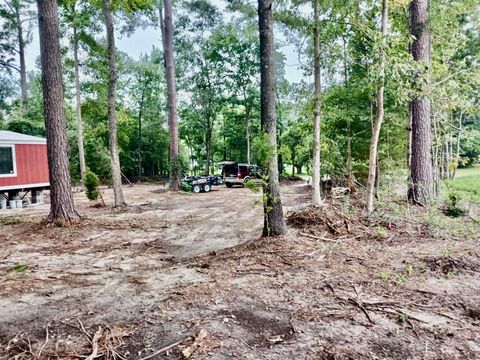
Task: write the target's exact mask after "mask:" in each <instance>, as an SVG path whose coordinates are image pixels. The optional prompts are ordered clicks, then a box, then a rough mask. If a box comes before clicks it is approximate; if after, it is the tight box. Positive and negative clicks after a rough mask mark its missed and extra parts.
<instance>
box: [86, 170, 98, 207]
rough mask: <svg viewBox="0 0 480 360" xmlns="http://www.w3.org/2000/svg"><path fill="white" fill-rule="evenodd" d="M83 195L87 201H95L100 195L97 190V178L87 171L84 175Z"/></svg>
mask: <svg viewBox="0 0 480 360" xmlns="http://www.w3.org/2000/svg"><path fill="white" fill-rule="evenodd" d="M84 185H85V193H86V194H87V198H88V199H89V200H97V199H98V196H99V195H100V190H98V176H97V175H95V174H94V173H93V172H92V171H90V170H88V171H87V173H86V174H85V184H84Z"/></svg>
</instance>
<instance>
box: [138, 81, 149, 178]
mask: <svg viewBox="0 0 480 360" xmlns="http://www.w3.org/2000/svg"><path fill="white" fill-rule="evenodd" d="M147 83H148V81H147ZM145 86H146V84H145ZM144 101H145V88H143V89H142V96H141V98H140V104H139V109H138V134H137V135H138V148H137V153H138V182H140V181H142V115H143V103H144Z"/></svg>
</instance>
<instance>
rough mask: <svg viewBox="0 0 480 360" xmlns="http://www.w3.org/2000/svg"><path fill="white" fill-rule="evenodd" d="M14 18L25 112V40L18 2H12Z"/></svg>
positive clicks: (26, 100) (26, 98)
mask: <svg viewBox="0 0 480 360" xmlns="http://www.w3.org/2000/svg"><path fill="white" fill-rule="evenodd" d="M13 7H14V10H15V18H16V23H17V37H18V57H19V60H20V88H21V93H22V109H23V111H26V110H27V108H28V88H27V66H26V65H25V40H24V39H23V27H22V19H21V16H20V9H21V6H20V1H19V0H18V1H14V2H13Z"/></svg>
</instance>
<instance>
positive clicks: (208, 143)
mask: <svg viewBox="0 0 480 360" xmlns="http://www.w3.org/2000/svg"><path fill="white" fill-rule="evenodd" d="M205 146H206V149H205V150H206V153H207V157H206V159H205V175H210V160H211V158H212V128H211V127H210V126H208V128H207V131H206V133H205Z"/></svg>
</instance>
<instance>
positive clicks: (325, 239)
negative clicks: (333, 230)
mask: <svg viewBox="0 0 480 360" xmlns="http://www.w3.org/2000/svg"><path fill="white" fill-rule="evenodd" d="M300 235H302V236H306V237H309V238H312V239H316V240H322V241H328V242H337V240H332V239H329V238H326V237H323V236H315V235H311V234H307V233H303V232H302V233H300Z"/></svg>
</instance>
